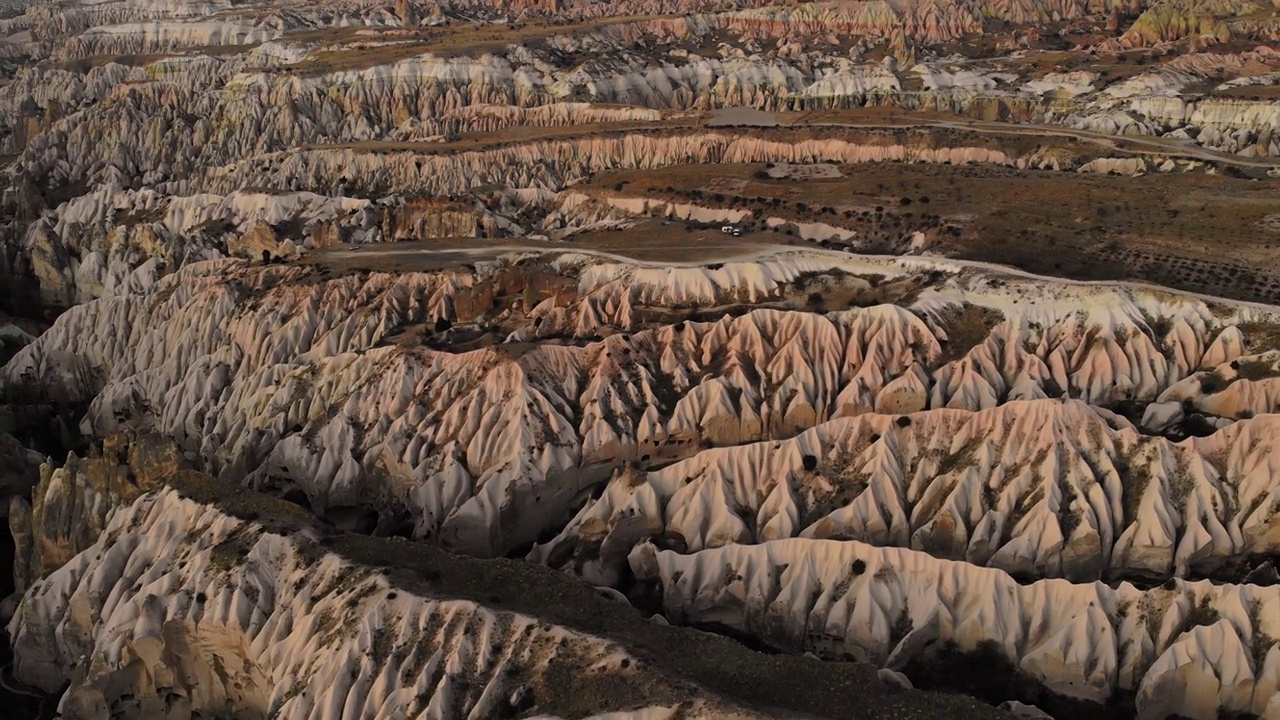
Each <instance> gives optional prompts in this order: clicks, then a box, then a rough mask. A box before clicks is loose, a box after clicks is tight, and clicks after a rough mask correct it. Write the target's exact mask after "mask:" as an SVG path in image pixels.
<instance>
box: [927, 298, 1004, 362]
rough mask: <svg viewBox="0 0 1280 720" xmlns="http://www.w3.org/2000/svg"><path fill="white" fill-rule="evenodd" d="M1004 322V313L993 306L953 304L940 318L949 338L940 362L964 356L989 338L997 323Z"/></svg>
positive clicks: (943, 343)
mask: <svg viewBox="0 0 1280 720" xmlns="http://www.w3.org/2000/svg"><path fill="white" fill-rule="evenodd" d="M1002 322H1004V313H1002V312H1000V311H999V310H993V309H992V308H985V307H979V306H977V305H971V304H969V303H964V304H963V305H953V306H951V307H949V308H947V310H945V311H944V312H943V313H942V314H941V316H940V317H939V318H938V323H939V324H940V325H941V326H942V330H943V332H945V333H946V334H947V339H946V341H945V342H942V355H941V356H940V357H939V359H938V362H939V364H940V365H945V364H947V363H949V362H952V361H954V360H959V359H960V358H962V357H964V356H965V355H966V354H968V352H969V351H970V350H972V349H973V348H974V347H976V346H977V345H978V344H979V343H981V342H983V341H984V340H986V339H987V337H988V336H989V335H990V334H991V331H992V330H993V329H995V327H996V326H997V325H999V324H1000V323H1002Z"/></svg>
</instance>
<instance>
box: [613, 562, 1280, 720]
mask: <svg viewBox="0 0 1280 720" xmlns="http://www.w3.org/2000/svg"><path fill="white" fill-rule="evenodd" d="M631 567H632V569H633V571H634V572H635V574H636V576H637V577H638V578H641V579H643V580H653V581H656V582H657V583H658V584H659V585H660V587H661V590H662V593H663V604H664V606H665V608H666V609H667V612H668V614H669V615H670V616H672V617H673V618H677V619H680V620H683V621H692V622H699V621H703V620H707V621H712V620H713V621H714V622H718V623H723V624H725V625H728V626H730V627H733V628H735V629H738V630H742V631H745V632H749V633H751V634H752V635H755V636H757V637H760V638H765V639H766V640H767V641H768V642H770V643H771V644H773V645H775V646H777V647H780V648H785V649H788V650H793V651H796V652H799V651H802V650H803V651H809V652H814V653H816V654H819V655H821V656H825V657H830V658H841V657H849V658H854V659H858V660H863V661H868V662H872V663H876V664H880V665H886V666H888V667H902V666H904V665H906V664H907V663H909V662H911V661H912V660H916V659H919V658H921V657H922V656H927V655H928V653H929V650H928V648H929V646H931V645H935V644H944V643H949V642H950V643H955V644H956V646H957V647H958V649H960V650H961V651H975V650H977V649H979V648H980V647H988V648H991V649H993V650H994V651H995V652H996V653H997V654H998V655H1000V656H1003V658H1004V659H1005V660H1007V661H1008V662H1009V663H1010V664H1012V665H1013V666H1014V667H1015V668H1017V669H1018V670H1020V671H1021V672H1023V673H1026V674H1027V675H1028V676H1030V677H1031V678H1034V679H1036V680H1039V681H1041V682H1043V683H1044V685H1045V686H1046V687H1047V688H1048V689H1050V690H1051V691H1054V692H1057V693H1060V694H1062V695H1065V696H1068V697H1074V698H1081V699H1085V700H1092V701H1096V702H1105V701H1106V700H1107V699H1109V698H1111V697H1112V696H1113V694H1115V693H1117V692H1134V693H1136V707H1137V716H1138V717H1140V718H1163V717H1168V716H1170V715H1174V714H1176V715H1181V716H1184V717H1212V716H1213V715H1214V714H1216V713H1218V712H1223V711H1225V712H1240V713H1250V714H1254V715H1258V716H1269V715H1270V714H1272V713H1274V712H1276V704H1277V702H1280V701H1277V700H1275V698H1277V697H1280V695H1276V693H1275V688H1276V685H1277V681H1278V680H1280V678H1278V677H1277V674H1278V673H1280V648H1278V647H1277V646H1276V641H1275V640H1273V638H1274V637H1276V633H1277V632H1280V627H1278V626H1277V618H1278V617H1280V616H1277V614H1276V607H1277V603H1278V602H1280V589H1277V588H1276V587H1265V588H1264V587H1258V586H1255V585H1215V584H1213V583H1210V582H1207V581H1205V582H1195V583H1188V582H1182V581H1173V582H1170V583H1167V584H1166V585H1164V586H1161V587H1159V588H1155V589H1152V590H1146V591H1143V590H1139V589H1137V588H1135V587H1133V586H1132V585H1129V584H1127V583H1122V584H1121V585H1119V586H1118V587H1115V588H1112V587H1110V586H1107V585H1104V584H1102V583H1093V584H1081V585H1075V584H1071V583H1069V582H1066V581H1062V580H1042V581H1039V582H1035V583H1031V584H1029V585H1020V584H1018V583H1017V582H1016V581H1015V580H1014V579H1013V578H1011V577H1010V576H1009V575H1007V574H1005V573H1003V572H1000V571H998V570H989V569H984V568H978V567H974V566H973V565H970V564H967V563H961V562H951V561H947V560H940V559H936V558H933V557H930V556H929V555H927V554H925V553H922V552H915V551H911V550H901V549H886V548H875V547H871V546H869V545H864V544H862V543H858V542H851V541H847V542H833V541H829V540H808V539H795V540H777V541H772V542H767V543H763V544H760V545H752V546H747V545H729V546H726V547H723V548H719V549H714V550H703V551H701V552H695V553H690V554H680V553H677V552H674V551H671V550H661V551H659V550H657V548H655V547H654V545H652V544H644V545H640V546H638V547H637V548H636V549H635V551H633V553H632V554H631Z"/></svg>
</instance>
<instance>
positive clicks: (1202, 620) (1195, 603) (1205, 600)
mask: <svg viewBox="0 0 1280 720" xmlns="http://www.w3.org/2000/svg"><path fill="white" fill-rule="evenodd" d="M1221 619H1222V616H1221V615H1220V614H1219V613H1218V611H1217V610H1216V609H1215V608H1214V607H1213V606H1211V605H1210V604H1209V596H1208V595H1202V596H1200V599H1199V600H1196V599H1195V596H1194V595H1193V596H1192V600H1191V611H1190V612H1188V613H1187V619H1186V621H1185V622H1184V623H1183V626H1182V628H1183V632H1186V631H1188V630H1190V629H1191V628H1194V627H1199V626H1201V625H1206V626H1208V625H1212V624H1214V623H1216V622H1218V621H1219V620H1221Z"/></svg>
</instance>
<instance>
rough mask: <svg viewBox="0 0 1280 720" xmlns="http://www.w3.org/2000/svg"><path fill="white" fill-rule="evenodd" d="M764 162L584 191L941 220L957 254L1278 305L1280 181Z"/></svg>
mask: <svg viewBox="0 0 1280 720" xmlns="http://www.w3.org/2000/svg"><path fill="white" fill-rule="evenodd" d="M752 132H764V131H759V130H756V131H752ZM786 132H787V131H776V134H781V135H785V134H786ZM1057 141H1059V142H1062V143H1064V144H1066V143H1067V141H1065V140H1064V139H1057ZM1046 142H1051V140H1046ZM1055 147H1056V146H1055ZM1075 150H1076V152H1082V150H1083V148H1082V147H1076V148H1075ZM1083 157H1088V155H1084V156H1083ZM764 169H765V168H764V166H763V165H710V166H709V165H682V166H678V167H671V168H663V169H658V170H646V171H620V172H608V173H600V174H598V175H597V176H595V177H594V178H592V180H591V182H589V183H587V184H586V185H585V186H584V187H585V188H588V189H595V190H597V191H599V192H609V191H611V189H612V188H613V187H614V186H616V184H617V183H620V182H626V183H628V185H627V190H626V194H628V195H646V196H650V197H657V198H661V199H668V200H676V201H679V202H692V203H696V204H700V205H706V206H713V207H716V206H718V207H730V206H733V204H734V203H735V199H736V198H735V195H736V196H741V197H742V198H745V200H736V201H737V207H740V208H747V209H760V210H761V211H762V212H763V214H764V215H766V216H770V215H777V216H781V217H793V218H794V219H800V220H805V221H819V222H827V223H829V224H832V225H837V226H841V227H847V228H849V229H852V230H855V231H857V232H859V234H860V235H862V236H864V237H867V236H874V235H875V234H876V233H881V234H886V235H897V236H904V235H906V234H909V231H910V230H914V229H921V228H925V227H934V228H935V229H937V228H942V229H944V230H945V231H944V232H940V233H939V234H938V235H937V237H936V238H935V239H934V241H933V245H932V249H933V250H935V251H939V252H942V253H944V254H947V255H952V256H956V257H961V258H967V259H973V260H982V261H988V262H996V263H1002V264H1007V265H1012V266H1015V267H1019V268H1022V269H1024V270H1028V271H1031V272H1036V273H1041V274H1046V275H1055V276H1063V277H1069V278H1076V279H1084V280H1112V279H1117V280H1118V279H1139V280H1145V281H1148V282H1153V283H1157V284H1161V285H1166V286H1169V287H1173V288H1177V289H1183V290H1190V291H1194V292H1203V293H1208V294H1212V295H1220V296H1225V297H1234V298H1238V299H1247V300H1258V301H1264V302H1278V301H1280V273H1276V272H1274V271H1273V270H1272V268H1277V267H1280V244H1277V243H1275V242H1274V241H1273V240H1272V238H1270V237H1269V236H1267V235H1266V234H1265V233H1259V232H1258V230H1257V224H1258V223H1259V222H1261V221H1262V220H1263V218H1265V217H1267V216H1268V215H1272V214H1275V213H1280V196H1277V195H1276V194H1275V192H1274V188H1273V186H1272V185H1271V184H1270V183H1266V182H1250V181H1248V180H1245V179H1238V178H1231V177H1227V176H1222V175H1204V174H1199V173H1187V174H1178V175H1164V174H1152V175H1148V176H1144V177H1137V178H1119V177H1108V176H1103V175H1092V174H1077V173H1071V172H1052V171H1019V170H1014V169H1010V168H1003V167H991V166H972V167H950V166H940V165H908V164H896V163H881V164H862V165H844V166H841V167H840V171H841V173H842V174H843V175H844V177H843V178H835V179H828V180H805V181H792V180H764V179H760V178H758V177H757V173H758V172H759V171H762V170H764ZM725 179H728V180H735V181H739V184H740V187H741V188H742V189H741V190H740V191H739V192H738V193H736V194H731V193H724V192H720V193H717V192H714V191H713V190H714V188H715V187H727V184H726V183H725V182H724V180H725ZM717 194H718V195H719V197H717ZM775 198H776V199H777V203H775V202H774V199H775ZM904 198H906V199H908V200H910V204H909V205H903V204H902V201H903V199H904ZM924 198H928V202H927V203H926V202H924V201H923V200H924ZM828 207H829V208H831V212H827V211H826V208H828ZM876 208H880V210H881V212H879V213H877V212H876ZM847 213H849V214H852V216H850V215H849V214H847ZM863 213H870V215H869V217H866V216H864V215H863ZM950 228H955V229H954V230H951V229H950Z"/></svg>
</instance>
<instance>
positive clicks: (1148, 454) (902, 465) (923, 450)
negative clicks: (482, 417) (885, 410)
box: [531, 400, 1280, 584]
mask: <svg viewBox="0 0 1280 720" xmlns="http://www.w3.org/2000/svg"><path fill="white" fill-rule="evenodd" d="M1275 429H1276V428H1275V423H1274V422H1273V418H1272V417H1271V416H1268V417H1265V418H1257V419H1254V420H1249V421H1246V422H1242V423H1240V424H1237V425H1233V426H1231V427H1229V428H1227V429H1225V430H1222V431H1220V432H1219V433H1218V434H1216V435H1213V436H1211V437H1208V438H1203V439H1197V440H1196V441H1195V442H1194V443H1193V444H1187V443H1182V444H1175V443H1172V442H1169V441H1167V440H1164V439H1162V438H1152V437H1150V436H1143V435H1140V434H1139V433H1138V432H1136V431H1135V430H1134V429H1133V428H1132V427H1131V426H1129V425H1128V423H1127V422H1125V421H1123V420H1121V419H1117V418H1116V417H1115V416H1112V415H1109V414H1108V413H1105V412H1102V411H1099V410H1097V409H1095V408H1091V407H1089V406H1087V405H1085V404H1083V403H1080V402H1077V401H1068V402H1065V403H1063V402H1060V401H1055V400H1037V401H1029V402H1011V403H1008V404H1006V405H1002V406H1000V407H999V408H996V409H993V410H986V411H982V412H979V413H968V412H960V411H945V410H932V411H929V412H924V413H919V414H916V415H908V416H898V417H894V416H892V415H878V414H868V415H862V416H859V417H857V418H846V419H840V420H833V421H831V422H828V423H824V424H821V425H818V426H817V427H815V428H813V429H812V430H809V431H807V432H804V433H802V434H800V435H798V436H797V437H795V438H793V439H791V440H785V441H781V442H766V443H757V444H753V445H746V446H741V447H734V448H726V449H717V450H707V451H704V452H702V453H699V454H698V455H697V456H696V457H694V458H692V459H689V460H685V461H681V462H678V463H675V464H673V465H671V466H669V467H666V468H663V469H662V470H658V471H654V472H650V473H647V474H637V473H634V472H628V473H622V474H619V475H618V476H617V477H615V478H614V479H613V480H612V482H610V484H609V486H608V488H607V489H606V490H605V492H604V493H603V494H602V495H601V497H600V498H599V499H598V500H594V501H592V502H590V503H588V504H587V506H586V507H585V508H584V509H583V510H582V512H581V513H580V514H579V515H578V516H577V517H576V518H575V519H574V521H573V522H571V523H570V524H569V526H568V527H567V528H566V530H565V532H564V533H562V536H561V537H560V538H558V539H557V540H555V541H552V542H551V543H548V544H546V545H544V546H540V547H538V548H535V551H534V552H533V554H532V556H531V557H532V558H533V559H537V560H542V561H551V562H554V563H556V564H561V563H565V564H568V565H569V566H571V567H573V568H574V569H575V571H576V572H578V573H580V574H582V575H584V576H585V577H587V578H589V579H591V580H592V581H593V582H597V583H602V584H612V583H616V582H618V581H619V578H620V576H621V575H620V573H621V572H622V571H623V569H624V568H625V567H626V564H625V559H626V556H627V553H629V552H630V550H631V548H632V547H634V546H635V545H637V544H638V543H640V542H643V541H644V540H646V539H650V538H653V539H654V541H655V542H663V543H676V544H678V546H679V547H680V548H682V550H683V551H687V552H698V551H701V550H704V549H710V548H716V547H721V546H725V545H731V544H740V545H741V544H758V543H766V542H770V541H774V540H782V539H786V538H791V537H804V538H816V539H825V538H832V539H842V540H858V541H861V542H866V543H870V544H873V545H880V546H898V547H905V548H911V549H914V550H918V551H922V552H928V553H929V554H931V555H933V556H935V557H943V558H950V559H955V560H964V561H966V562H968V563H970V564H973V565H978V566H983V565H985V566H989V567H994V568H999V569H1001V570H1004V571H1005V572H1008V573H1011V574H1013V575H1015V576H1017V577H1065V578H1067V579H1069V580H1072V581H1074V582H1089V581H1093V580H1098V579H1114V578H1116V577H1125V576H1129V577H1135V576H1136V577H1142V578H1156V579H1163V578H1166V577H1169V576H1171V575H1176V576H1180V577H1185V576H1187V575H1188V574H1189V573H1196V574H1200V575H1204V574H1208V573H1212V572H1215V571H1218V570H1221V569H1222V568H1223V567H1224V566H1229V565H1230V564H1232V563H1233V562H1236V561H1239V560H1241V559H1243V558H1246V557H1253V556H1267V555H1270V554H1272V553H1274V552H1275V551H1276V546H1275V543H1276V533H1275V530H1274V529H1273V528H1274V527H1275V526H1277V524H1280V520H1277V519H1276V517H1275V516H1274V515H1273V513H1272V506H1271V504H1270V501H1269V500H1267V498H1269V497H1270V496H1271V495H1272V494H1273V493H1274V492H1275V484H1274V483H1273V482H1272V479H1271V476H1270V474H1269V472H1270V471H1269V470H1268V469H1267V468H1269V467H1270V465H1271V460H1270V453H1271V445H1270V443H1269V441H1268V440H1266V438H1269V437H1270V436H1271V434H1272V433H1274V432H1275ZM1224 453H1227V454H1226V455H1224Z"/></svg>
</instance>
